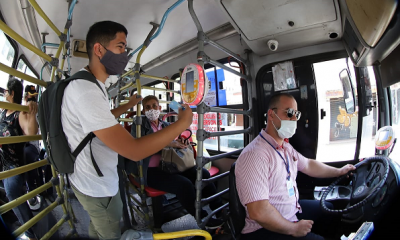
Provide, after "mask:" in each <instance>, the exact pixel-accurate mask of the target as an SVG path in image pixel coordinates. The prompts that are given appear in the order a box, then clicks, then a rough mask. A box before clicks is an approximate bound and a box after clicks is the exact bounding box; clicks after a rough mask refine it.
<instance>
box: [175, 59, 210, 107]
mask: <svg viewBox="0 0 400 240" xmlns="http://www.w3.org/2000/svg"><path fill="white" fill-rule="evenodd" d="M208 82H209V81H208V79H207V75H206V74H205V72H204V69H203V67H202V66H200V65H199V64H195V63H191V64H189V65H187V66H186V67H185V69H184V70H183V72H182V78H181V94H182V100H183V102H184V103H186V104H189V105H190V106H196V105H199V104H200V103H202V102H203V101H204V99H205V96H206V95H207V93H208V89H209V84H208Z"/></svg>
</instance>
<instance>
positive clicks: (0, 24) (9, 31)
mask: <svg viewBox="0 0 400 240" xmlns="http://www.w3.org/2000/svg"><path fill="white" fill-rule="evenodd" d="M0 29H1V30H2V31H3V32H4V33H5V34H7V35H8V36H9V37H10V38H12V39H14V40H15V41H17V42H19V43H20V44H21V45H22V46H24V47H26V48H27V49H29V50H31V51H32V52H34V53H36V55H38V56H39V57H41V58H43V59H44V60H46V61H48V62H51V59H52V58H51V57H50V56H49V55H47V54H46V53H44V52H42V50H40V49H39V48H37V47H35V46H33V45H32V44H31V43H30V42H28V41H27V40H25V39H24V38H23V37H21V36H20V35H19V34H18V33H16V32H14V30H12V29H11V28H10V27H9V26H7V25H6V24H5V23H4V22H3V21H1V20H0Z"/></svg>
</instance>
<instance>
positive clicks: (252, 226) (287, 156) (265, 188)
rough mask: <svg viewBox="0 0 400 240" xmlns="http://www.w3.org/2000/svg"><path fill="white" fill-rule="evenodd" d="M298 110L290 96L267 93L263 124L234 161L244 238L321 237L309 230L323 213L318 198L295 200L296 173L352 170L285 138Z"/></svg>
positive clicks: (293, 127) (313, 174)
mask: <svg viewBox="0 0 400 240" xmlns="http://www.w3.org/2000/svg"><path fill="white" fill-rule="evenodd" d="M300 116H301V113H300V112H299V111H297V103H296V100H295V99H294V98H293V96H291V95H289V94H285V93H280V94H277V95H274V96H272V97H271V100H270V103H269V106H268V113H267V128H266V129H265V130H261V132H260V134H259V136H258V137H256V138H255V139H254V140H253V141H252V142H251V143H250V144H249V145H248V146H247V147H246V148H245V149H244V150H243V152H242V153H241V154H240V156H239V158H238V160H237V162H236V169H235V175H236V185H237V190H238V194H239V198H240V201H241V203H242V205H243V206H244V207H245V209H246V220H245V226H244V228H243V230H242V238H241V239H243V240H247V239H251V240H257V239H263V240H264V239H323V237H321V236H319V235H316V234H314V233H312V232H311V229H312V226H313V224H314V221H315V222H316V223H318V222H319V221H320V220H324V218H325V220H326V217H328V216H322V215H323V213H322V212H321V210H320V207H319V201H313V200H300V201H299V193H298V189H297V184H296V177H297V171H301V172H303V173H305V174H307V175H309V176H311V177H317V178H328V177H339V176H341V175H344V174H347V173H348V172H349V171H351V170H354V169H355V167H354V166H353V165H349V164H348V165H345V166H344V167H342V168H340V169H338V168H334V167H330V166H328V165H326V164H323V163H321V162H318V161H316V160H312V159H308V158H305V157H304V156H302V155H301V154H300V153H298V152H297V151H296V150H295V149H294V148H293V147H292V146H291V145H290V144H289V143H287V142H285V141H284V139H285V138H291V137H292V136H293V135H294V133H295V132H296V127H297V121H298V120H299V119H300Z"/></svg>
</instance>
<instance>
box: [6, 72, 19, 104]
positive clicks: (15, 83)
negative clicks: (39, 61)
mask: <svg viewBox="0 0 400 240" xmlns="http://www.w3.org/2000/svg"><path fill="white" fill-rule="evenodd" d="M7 90H8V94H10V95H11V94H12V93H13V92H14V96H13V102H14V103H17V104H21V103H22V91H23V86H22V83H21V81H20V80H18V79H16V78H11V79H10V80H8V83H7Z"/></svg>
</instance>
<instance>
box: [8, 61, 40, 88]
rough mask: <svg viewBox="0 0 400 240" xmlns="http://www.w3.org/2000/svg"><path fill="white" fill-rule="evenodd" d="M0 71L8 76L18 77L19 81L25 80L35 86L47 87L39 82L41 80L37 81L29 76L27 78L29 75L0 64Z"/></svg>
mask: <svg viewBox="0 0 400 240" xmlns="http://www.w3.org/2000/svg"><path fill="white" fill-rule="evenodd" d="M0 71H3V72H6V73H8V74H10V75H13V76H16V77H19V78H21V79H24V80H26V81H28V82H31V83H34V84H37V85H40V86H42V87H47V83H46V82H44V81H41V80H39V79H37V78H34V77H31V76H29V75H27V74H25V73H22V72H20V71H18V70H16V69H14V68H11V67H9V66H7V65H4V64H2V63H0Z"/></svg>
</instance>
